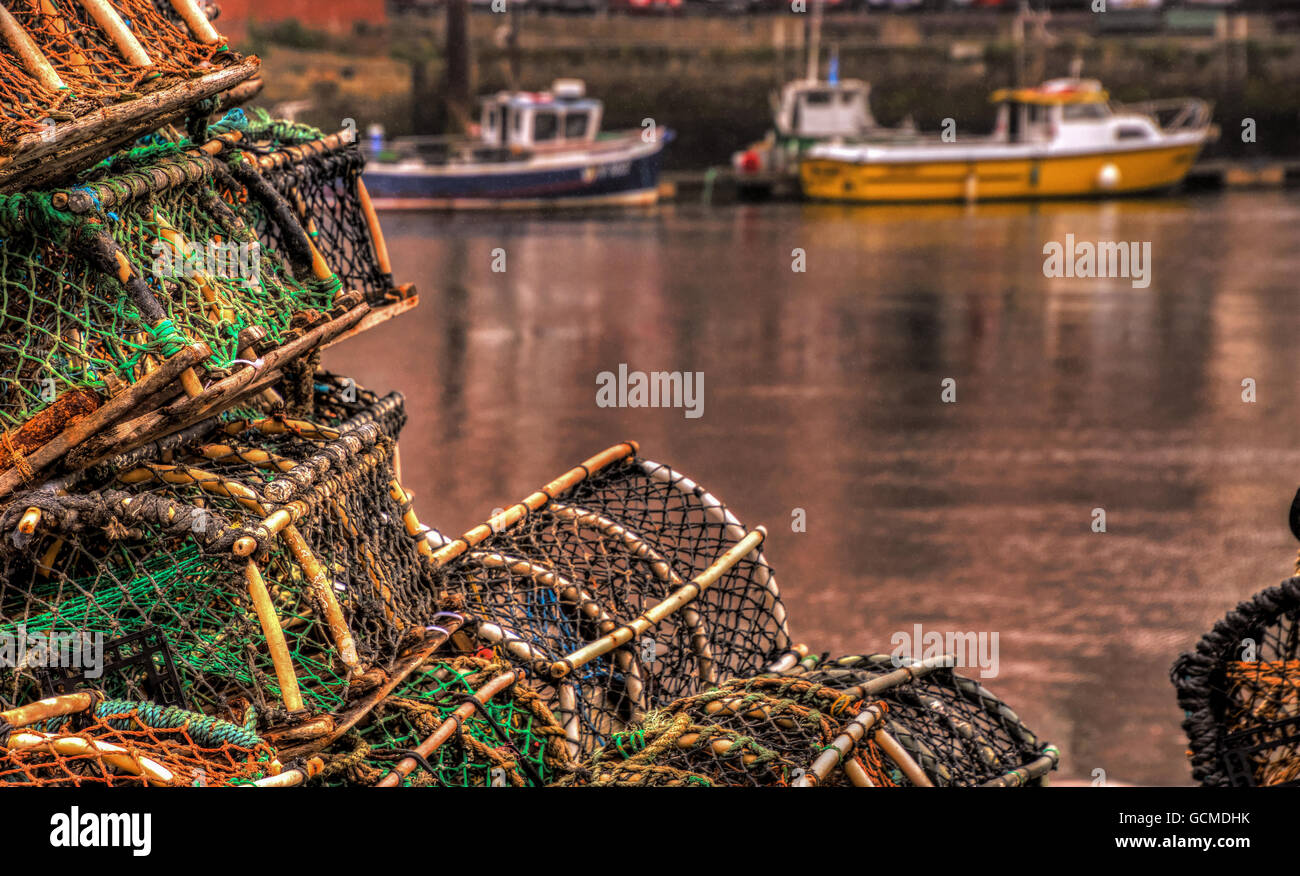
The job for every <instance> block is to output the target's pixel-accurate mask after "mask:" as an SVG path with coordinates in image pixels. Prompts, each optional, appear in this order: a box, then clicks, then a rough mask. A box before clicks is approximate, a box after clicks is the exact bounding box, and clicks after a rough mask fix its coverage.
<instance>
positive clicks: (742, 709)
mask: <svg viewBox="0 0 1300 876" xmlns="http://www.w3.org/2000/svg"><path fill="white" fill-rule="evenodd" d="M866 705H867V704H866V703H864V702H863V701H862V700H861V699H859V698H856V697H851V696H844V695H843V694H842V693H841V692H840V691H838V690H835V689H833V688H830V687H828V686H826V685H821V684H816V683H813V682H809V681H806V680H804V679H791V678H767V677H760V678H750V679H732V680H730V681H727V682H725V683H723V684H721V685H719V686H718V687H716V688H711V689H709V690H706V691H704V692H702V693H698V694H695V695H693V696H689V697H683V698H682V699H679V700H676V701H674V702H672V703H670V704H668V705H667V706H665V707H664V708H662V709H657V710H654V711H652V712H650V713H649V714H648V715H646V717H645V720H644V721H643V722H641V723H640V724H638V725H637V726H635V727H632V728H630V729H628V730H626V731H622V732H618V733H615V734H613V735H612V736H611V737H610V740H609V743H608V744H607V745H605V746H604V747H602V748H600V749H597V750H596V751H595V752H594V753H593V754H592V755H591V757H590V758H589V759H588V760H585V761H582V762H581V763H580V764H579V765H578V766H577V768H576V769H575V770H574V771H573V772H572V773H571V774H570V775H568V776H565V777H564V778H563V779H561V781H560V784H565V785H590V786H620V785H632V786H698V787H709V786H715V785H728V786H737V785H739V786H754V787H773V786H787V785H792V784H796V783H797V782H798V781H799V780H800V779H801V778H803V777H804V776H805V775H807V774H808V772H809V770H810V769H811V767H812V765H813V762H814V761H815V760H816V759H817V757H818V756H819V755H821V754H822V752H823V751H825V750H827V748H828V747H829V746H830V745H831V743H832V742H834V741H835V740H836V739H837V738H838V737H839V736H840V734H841V733H842V732H843V730H844V727H845V723H846V722H847V721H848V720H849V719H851V718H853V717H854V716H855V715H856V714H858V712H860V711H861V710H862V709H863V708H865V706H866ZM843 761H844V762H848V763H849V764H850V767H849V768H850V769H855V770H856V771H857V774H858V775H865V776H867V777H869V780H870V782H871V784H873V785H875V786H877V787H882V786H890V785H894V784H897V781H896V780H895V778H894V777H893V775H892V773H891V771H889V770H887V769H886V767H885V765H884V758H883V757H882V755H881V752H880V751H879V749H878V748H877V746H876V744H875V742H873V741H872V740H870V739H867V740H865V741H863V742H860V743H859V744H858V745H857V746H856V747H855V748H854V749H852V750H851V751H850V752H849V753H847V754H846V755H845V757H844V759H843ZM841 765H843V762H842V764H841ZM847 783H848V780H847V779H846V778H845V774H844V772H843V771H842V770H837V771H836V772H834V773H833V774H831V775H829V776H828V778H827V780H825V781H824V782H822V784H830V785H836V784H847Z"/></svg>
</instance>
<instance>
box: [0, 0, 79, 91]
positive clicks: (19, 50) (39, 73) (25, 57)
mask: <svg viewBox="0 0 1300 876" xmlns="http://www.w3.org/2000/svg"><path fill="white" fill-rule="evenodd" d="M0 37H4V41H5V42H6V43H8V44H9V48H10V49H12V50H13V53H14V54H15V55H17V56H18V60H19V61H21V62H22V65H23V67H24V68H25V69H26V70H27V72H28V73H30V74H32V76H34V77H35V78H36V81H37V82H39V83H41V85H43V86H44V87H45V88H48V89H49V90H50V91H59V90H60V89H62V88H65V87H66V86H65V85H64V84H63V80H62V79H60V78H59V74H58V73H57V72H55V70H54V67H52V66H51V65H50V62H49V61H48V60H47V59H46V57H45V55H44V54H42V52H41V50H40V48H39V47H38V46H37V45H36V43H35V42H33V41H32V38H31V37H30V36H28V35H27V31H25V30H23V26H22V25H21V24H19V23H18V20H17V19H16V18H14V17H13V16H12V15H10V14H9V10H8V9H6V8H4V7H3V6H0Z"/></svg>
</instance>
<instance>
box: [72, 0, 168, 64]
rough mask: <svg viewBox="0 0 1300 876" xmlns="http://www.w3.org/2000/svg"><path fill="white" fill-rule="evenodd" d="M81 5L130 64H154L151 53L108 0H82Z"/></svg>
mask: <svg viewBox="0 0 1300 876" xmlns="http://www.w3.org/2000/svg"><path fill="white" fill-rule="evenodd" d="M81 5H82V6H84V7H85V9H86V11H87V12H89V13H90V17H91V18H93V19H95V23H96V24H98V25H99V27H100V29H101V30H103V31H104V32H105V33H107V34H108V35H109V37H110V38H111V39H112V40H113V44H114V45H115V46H117V50H118V51H119V52H121V53H122V57H123V58H126V60H127V63H128V64H130V65H131V66H132V67H152V66H153V61H152V60H151V59H150V58H149V53H148V52H146V51H145V50H144V46H142V45H140V41H139V40H137V39H136V38H135V34H133V33H132V32H131V29H130V28H129V27H127V26H126V22H124V21H123V20H122V17H121V16H120V15H118V14H117V10H116V9H114V8H113V7H112V6H110V5H109V4H108V2H107V0H81Z"/></svg>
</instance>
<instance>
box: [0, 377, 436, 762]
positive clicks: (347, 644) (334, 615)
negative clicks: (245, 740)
mask: <svg viewBox="0 0 1300 876" xmlns="http://www.w3.org/2000/svg"><path fill="white" fill-rule="evenodd" d="M399 403H400V397H396V400H394V399H392V398H390V399H385V400H381V402H379V403H377V404H375V405H373V406H372V410H367V411H364V412H363V413H362V415H360V416H357V417H355V418H353V419H352V420H349V421H348V422H346V423H343V424H341V425H340V426H339V427H337V428H334V427H325V426H320V425H319V424H313V423H309V422H305V421H294V420H292V419H261V420H236V421H230V422H226V423H219V422H217V421H208V422H207V423H205V424H202V426H201V427H191V428H190V429H188V430H183V431H182V432H181V433H175V434H174V435H172V436H169V437H168V438H166V439H163V440H162V441H160V442H158V444H157V445H155V446H154V447H152V448H148V449H147V450H152V451H153V452H152V453H150V452H139V451H137V452H131V453H126V454H123V455H121V456H119V457H117V458H116V460H115V461H114V462H113V463H110V464H108V465H106V466H101V467H98V468H96V469H93V470H92V471H94V472H101V471H104V470H107V471H110V472H113V473H114V479H115V481H116V482H117V483H120V484H122V485H124V486H127V487H139V486H141V485H148V484H166V485H169V486H170V487H179V488H184V489H186V490H188V491H189V492H191V493H193V492H195V491H198V492H201V493H202V494H203V495H206V496H208V497H209V501H208V502H206V503H205V504H206V505H207V507H206V508H204V513H205V514H207V515H208V516H209V517H210V518H211V520H212V521H213V522H212V523H211V524H210V528H211V531H212V532H214V533H220V532H223V531H226V530H231V531H234V532H235V534H236V535H238V531H239V530H241V529H242V531H243V532H245V533H246V535H244V536H243V537H242V538H241V537H236V538H234V539H233V542H232V543H233V544H234V545H235V546H236V547H235V548H234V551H235V557H236V558H238V559H237V562H239V563H240V565H241V566H242V570H243V571H242V574H243V585H242V586H243V588H244V590H245V593H246V596H247V602H246V605H247V606H248V608H249V609H250V611H251V612H252V613H253V614H255V616H256V618H257V621H258V623H259V625H260V628H261V631H262V635H263V638H264V641H265V648H266V652H267V656H268V659H269V662H270V664H271V666H272V668H273V670H274V675H275V678H276V686H277V688H278V692H277V695H278V697H279V698H280V706H281V707H282V710H283V711H284V712H285V713H287V714H288V715H289V717H290V720H289V721H288V723H286V724H284V725H282V726H278V727H273V728H271V730H269V731H268V733H267V734H266V737H267V739H268V740H269V741H272V742H274V743H275V744H277V746H280V745H286V744H287V745H289V746H291V747H296V748H298V749H310V750H319V749H320V748H323V747H324V746H325V745H327V744H329V742H330V741H332V740H333V739H336V738H337V737H338V736H339V735H341V734H342V733H344V732H346V730H347V729H348V728H349V727H351V726H353V725H354V724H355V723H356V722H357V721H358V720H360V719H361V718H362V717H364V715H365V714H366V713H367V712H368V711H369V709H370V708H373V706H374V704H375V703H376V702H378V701H379V700H380V699H382V697H383V696H384V695H385V692H386V691H387V690H391V688H392V687H393V685H395V684H396V683H398V682H399V681H400V680H401V678H403V677H405V675H407V674H409V672H411V671H412V670H413V669H414V668H415V667H417V666H418V665H420V663H421V662H422V661H423V660H424V659H427V657H428V656H429V655H430V654H432V653H433V652H434V651H435V650H437V649H438V648H439V647H441V646H442V645H443V644H444V643H445V642H446V641H447V640H448V638H449V636H450V635H451V634H452V633H453V632H454V631H455V629H456V628H457V627H458V626H459V625H460V623H461V622H462V621H461V618H460V617H459V616H449V618H450V620H448V621H443V622H441V623H440V624H437V625H436V626H434V627H430V628H427V629H426V628H425V626H424V625H423V623H421V622H419V620H420V619H419V618H418V617H413V616H412V614H414V613H416V611H415V609H412V610H411V612H410V613H407V614H406V615H405V616H404V615H403V613H402V611H401V610H400V606H398V607H397V608H395V606H396V605H397V603H395V602H394V601H393V592H392V590H391V586H390V584H389V583H387V582H388V576H387V572H386V570H385V569H384V568H383V567H382V563H381V561H380V560H379V559H378V558H376V557H374V556H373V555H372V554H370V553H369V548H368V547H365V544H366V543H365V542H364V541H363V542H361V544H362V549H361V554H359V555H358V556H357V557H356V558H355V559H356V560H357V562H360V563H362V564H363V566H364V569H363V570H360V571H362V572H364V577H362V575H356V576H355V577H356V578H357V580H368V581H369V582H371V584H372V585H373V591H374V592H373V593H372V596H371V597H367V598H371V599H372V601H373V600H377V601H378V602H379V603H380V604H382V605H383V606H384V608H383V609H382V610H383V612H384V615H385V617H384V618H383V619H381V620H382V621H383V622H384V623H387V624H388V625H390V628H391V629H393V631H394V632H393V635H396V636H401V637H403V639H404V640H406V641H408V642H409V643H410V644H408V646H407V648H406V651H405V652H404V653H402V654H399V655H398V657H397V658H396V659H395V660H393V661H391V662H390V663H388V664H385V665H375V664H371V663H366V662H363V661H361V660H360V659H359V656H358V651H357V646H356V643H355V642H354V640H353V636H352V631H351V629H350V627H349V621H348V619H347V618H346V617H345V616H344V614H343V612H342V610H341V609H340V606H339V603H338V601H337V599H336V598H335V593H334V590H333V587H332V584H331V580H330V575H329V573H327V572H326V571H325V570H324V569H323V567H322V563H321V561H320V560H319V559H318V558H317V557H316V556H315V555H314V553H313V549H312V547H311V546H309V544H308V542H307V539H306V538H305V537H304V536H303V535H302V533H301V532H300V531H299V530H298V527H297V524H298V523H299V521H302V520H303V519H305V518H307V517H308V516H309V515H314V514H317V513H320V512H325V513H332V514H334V515H341V516H340V517H339V519H341V521H342V525H344V526H352V528H353V534H354V536H356V535H357V531H356V525H357V522H351V523H350V522H349V521H348V520H347V518H346V514H345V513H344V512H343V509H342V506H341V505H340V503H339V501H338V497H339V496H341V495H342V493H343V491H345V490H347V489H348V486H347V483H346V481H347V480H349V479H351V478H354V477H356V476H357V474H358V473H360V472H363V471H371V470H374V469H375V468H376V467H377V466H380V465H388V464H389V461H390V458H391V457H390V454H391V436H387V437H386V436H385V435H384V433H383V432H382V430H381V428H380V426H379V424H378V421H382V420H384V419H385V418H386V417H389V416H391V409H392V407H393V405H395V404H399ZM285 433H292V434H293V435H296V436H299V437H302V438H307V439H314V440H315V441H318V442H321V443H320V444H319V451H318V452H316V453H315V454H313V455H312V456H310V457H308V458H306V459H299V460H291V459H286V458H283V457H280V456H277V455H276V454H275V453H274V452H271V451H268V450H265V449H262V448H259V447H255V446H241V442H240V441H239V436H240V435H244V434H261V435H276V434H285ZM182 449H184V450H185V452H186V454H187V456H188V457H189V458H198V459H206V460H212V461H215V462H223V463H224V462H231V461H236V462H239V463H241V464H242V465H245V466H250V467H252V468H253V469H254V470H261V471H266V472H269V473H272V474H274V475H276V476H277V477H280V478H281V480H276V481H271V482H270V483H272V484H295V485H296V486H297V488H298V490H299V492H297V493H292V494H288V495H290V496H291V499H290V501H289V502H288V504H287V506H286V505H274V506H273V505H270V504H268V500H267V499H266V497H265V495H264V492H266V488H267V487H269V485H270V484H264V485H261V486H260V488H256V489H255V488H254V487H252V486H250V485H249V484H248V483H245V482H243V481H242V480H240V479H237V478H235V477H231V476H229V475H224V474H220V473H218V472H214V471H210V470H207V469H206V468H205V467H204V466H202V465H197V464H188V463H185V462H182V461H181V460H180V459H179V458H178V454H179V453H180V451H181V450H182ZM160 458H163V459H168V460H170V461H168V462H165V463H164V462H158V461H157V460H158V459H160ZM358 466H360V467H359V468H358ZM300 469H301V471H300ZM85 474H86V473H84V472H83V473H82V475H74V476H71V477H68V478H63V479H60V480H58V481H53V482H50V483H49V484H47V485H46V486H45V487H44V492H46V493H48V494H50V495H54V494H57V493H59V492H64V493H66V492H68V491H69V490H70V489H73V488H74V487H75V486H76V485H77V481H78V479H79V478H84V477H85ZM294 478H296V480H295V479H294ZM402 492H403V491H402V489H401V486H400V484H398V483H397V481H396V480H395V479H392V478H390V479H389V495H388V497H386V500H387V501H392V502H394V505H393V508H392V512H391V513H392V514H393V517H394V518H395V521H396V520H400V523H396V525H398V526H400V527H401V531H402V532H403V534H404V537H406V538H409V539H411V543H412V548H411V550H412V560H413V562H417V561H416V556H417V552H418V551H419V550H421V549H423V550H424V551H425V552H426V553H427V552H429V551H431V548H430V547H429V546H428V544H427V543H426V542H425V541H424V539H423V538H422V537H421V534H422V527H421V525H420V523H419V521H418V519H416V517H415V515H414V512H413V511H411V510H410V509H409V507H408V508H405V510H403V504H402V503H401V501H400V500H399V499H398V498H397V495H398V494H399V493H402ZM25 495H33V496H34V495H35V494H31V493H29V494H25ZM121 501H124V502H130V501H131V498H130V494H125V495H124V497H123V499H122V500H121ZM22 502H23V496H19V497H16V500H15V504H17V505H19V506H20V507H21V505H22ZM214 503H215V504H214ZM37 504H38V505H39V504H43V503H37ZM222 505H225V506H226V507H227V508H228V509H229V510H228V511H227V512H225V513H227V514H229V515H230V516H229V517H223V516H222V514H221V513H220V509H221V506H222ZM191 507H195V506H190V505H186V504H183V503H180V502H173V503H172V505H171V506H170V507H169V508H168V509H167V521H170V520H175V519H176V518H177V516H178V515H183V514H184V513H185V510H186V509H187V508H191ZM213 508H216V509H218V510H217V511H216V512H214V511H213V510H212V509H213ZM286 508H287V510H286ZM282 511H283V512H285V513H281V512H282ZM240 517H242V518H243V521H242V522H238V523H237V522H235V520H236V519H238V518H240ZM167 521H160V522H164V523H165V522H167ZM42 522H43V515H42V512H41V511H40V509H39V507H35V506H33V507H29V508H28V509H27V511H26V512H24V513H23V514H22V516H21V517H20V518H19V522H18V525H17V528H16V531H17V533H18V534H19V537H21V538H27V539H31V538H32V537H33V536H35V535H40V534H48V535H51V536H54V541H53V546H52V547H51V549H50V550H49V551H47V552H46V553H45V556H44V559H43V560H42V563H43V564H44V567H45V568H49V567H51V566H52V565H53V564H54V563H55V562H56V559H57V554H58V550H59V545H60V544H61V537H60V535H59V533H57V532H53V531H50V532H46V530H44V529H42ZM370 524H371V525H373V521H370ZM275 540H279V541H281V542H283V544H284V547H285V548H286V557H289V558H291V562H292V563H293V564H294V565H295V567H296V568H297V569H298V570H299V571H300V573H301V576H302V582H303V589H304V593H305V595H307V596H309V597H310V603H311V606H312V608H311V609H310V610H305V612H304V611H300V612H298V613H297V614H298V615H302V616H304V617H305V616H308V615H313V616H315V617H318V618H319V619H320V621H321V624H322V629H323V631H325V632H326V633H327V640H328V642H329V651H330V653H331V655H332V656H329V657H328V658H326V659H330V660H337V661H338V663H339V664H340V665H341V667H342V669H343V671H345V672H346V674H347V676H348V677H349V678H350V679H351V681H350V683H349V686H348V691H349V693H348V696H349V700H348V703H347V706H346V707H345V708H344V709H343V710H342V711H341V712H338V713H334V714H321V713H320V712H315V713H312V712H310V711H309V710H307V709H306V708H305V705H306V704H305V703H304V699H303V696H302V692H301V690H300V676H301V673H300V672H299V671H298V669H297V667H296V666H295V660H294V657H293V652H292V650H291V649H290V648H289V647H288V644H287V642H286V637H285V629H286V621H287V620H288V618H286V617H285V615H284V614H283V613H282V611H281V610H280V608H279V607H278V605H279V603H278V600H277V599H276V598H275V597H274V594H273V592H272V589H273V584H274V582H272V585H271V586H269V585H268V582H267V580H266V577H265V570H266V565H265V562H264V561H263V560H262V559H260V556H259V557H254V556H252V554H253V553H254V552H255V551H257V550H258V549H259V548H260V547H262V546H266V545H269V544H270V543H272V542H273V541H275ZM246 545H247V546H248V547H246ZM411 583H413V584H415V585H416V586H417V587H418V586H419V582H418V581H417V582H411ZM421 654H422V656H419V659H416V660H414V661H413V660H412V659H411V657H412V655H417V656H418V655H421Z"/></svg>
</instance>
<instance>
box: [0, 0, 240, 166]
mask: <svg viewBox="0 0 1300 876" xmlns="http://www.w3.org/2000/svg"><path fill="white" fill-rule="evenodd" d="M169 7H170V8H169ZM182 8H183V9H185V10H186V12H187V13H191V12H192V13H194V14H186V15H182V14H181V13H180V12H179V11H178V10H180V9H182ZM259 66H260V62H259V61H258V59H257V58H255V57H249V58H243V57H241V56H240V55H239V54H237V53H235V52H232V51H231V50H230V48H229V46H227V45H226V43H225V40H224V38H222V37H221V36H220V35H218V34H217V33H216V32H215V31H214V30H213V29H212V27H211V25H210V24H209V23H208V22H207V21H206V19H204V18H203V16H202V13H200V12H197V9H196V8H195V3H194V2H193V0H180V2H177V3H170V4H167V3H155V2H154V0H10V2H6V3H5V4H4V8H3V9H0V192H6V191H17V190H19V189H21V188H30V187H33V186H40V185H48V184H50V183H51V182H55V181H57V180H59V179H60V178H62V177H67V176H70V175H71V174H74V173H76V172H77V171H79V170H82V169H84V168H86V167H89V166H90V165H92V164H94V163H95V162H97V161H100V160H101V159H103V158H105V157H107V156H108V155H110V154H111V153H113V152H114V151H116V150H117V149H120V148H123V147H126V146H128V145H130V144H131V143H132V142H133V141H135V140H136V138H138V137H140V136H142V135H145V134H148V133H150V132H152V131H155V130H157V129H158V128H160V127H162V126H164V125H168V124H171V123H172V122H175V121H182V120H184V119H185V117H186V116H187V115H189V114H191V113H194V112H198V113H199V114H200V115H201V114H202V113H203V112H204V110H202V109H197V110H196V106H197V105H199V104H201V103H202V102H204V101H207V100H209V99H210V98H213V97H216V96H218V95H220V94H221V93H222V92H224V91H226V90H227V89H230V88H234V87H236V86H238V85H239V84H240V83H242V82H244V81H246V80H248V79H249V78H250V77H253V76H254V75H255V74H256V73H257V71H258V68H259Z"/></svg>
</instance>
